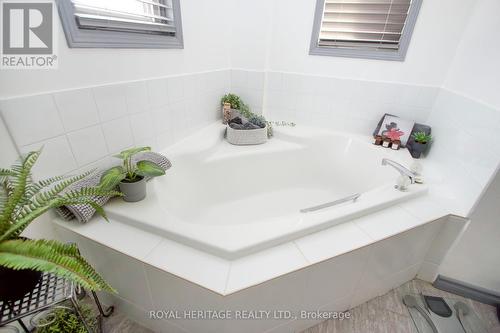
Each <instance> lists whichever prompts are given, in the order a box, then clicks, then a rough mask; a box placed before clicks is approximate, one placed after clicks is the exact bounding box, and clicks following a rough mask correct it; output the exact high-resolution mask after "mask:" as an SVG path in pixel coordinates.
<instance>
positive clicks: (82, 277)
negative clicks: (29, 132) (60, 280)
mask: <svg viewBox="0 0 500 333" xmlns="http://www.w3.org/2000/svg"><path fill="white" fill-rule="evenodd" d="M40 153H41V152H40V151H34V152H30V153H28V154H27V155H26V156H24V157H22V158H21V159H20V161H19V162H18V163H16V164H14V165H13V166H12V167H11V168H10V169H2V168H0V281H2V283H0V301H14V300H17V299H19V298H21V297H23V296H24V295H25V294H26V293H27V292H29V291H31V290H32V289H33V288H34V287H35V286H36V284H37V283H38V281H39V279H40V277H41V272H50V273H54V274H56V275H59V276H62V277H64V278H67V279H71V280H73V281H74V282H76V283H78V284H79V285H81V286H82V287H84V288H87V289H90V290H104V291H110V292H114V290H113V288H111V287H110V286H109V285H108V284H107V283H106V282H105V281H104V280H103V279H102V278H101V277H100V276H99V274H98V273H97V272H96V271H95V270H94V269H93V268H92V267H91V266H90V265H89V264H88V263H87V262H86V261H85V259H84V258H83V257H82V256H81V255H80V254H79V252H78V248H77V247H76V245H74V244H64V243H60V242H58V241H54V240H44V239H37V240H32V239H26V238H23V237H21V233H22V232H23V230H24V229H26V227H27V226H28V225H29V224H30V223H32V222H33V221H34V220H35V219H36V218H37V217H39V216H41V215H43V214H45V213H46V212H48V211H49V210H50V209H52V208H56V207H61V206H65V205H76V204H85V205H90V206H92V207H93V208H94V209H95V210H96V212H97V213H98V214H100V215H101V216H103V217H104V218H106V215H105V213H104V210H103V208H102V207H101V206H99V205H98V204H97V203H96V202H95V197H96V196H116V195H121V193H119V192H116V191H107V190H103V189H101V188H94V187H89V188H81V189H79V190H69V191H65V190H67V189H68V187H69V186H70V185H72V184H74V183H76V182H78V181H80V180H81V179H83V178H85V177H87V176H88V175H89V174H90V173H91V172H87V173H84V174H82V175H79V176H68V177H66V176H60V177H54V178H49V179H46V180H42V181H39V182H34V181H33V180H32V177H31V169H32V168H33V165H35V163H36V161H37V159H38V157H39V156H40Z"/></svg>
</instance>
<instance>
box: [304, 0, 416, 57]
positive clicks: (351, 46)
mask: <svg viewBox="0 0 500 333" xmlns="http://www.w3.org/2000/svg"><path fill="white" fill-rule="evenodd" d="M421 3H422V0H318V1H317V4H316V14H315V18H314V27H313V34H312V38H311V49H310V54H314V55H327V56H339V57H353V58H369V59H381V60H400V61H403V60H404V58H405V55H406V50H407V48H408V45H409V43H410V39H411V34H412V31H413V27H414V26H415V22H416V20H417V16H418V12H419V10H420V5H421Z"/></svg>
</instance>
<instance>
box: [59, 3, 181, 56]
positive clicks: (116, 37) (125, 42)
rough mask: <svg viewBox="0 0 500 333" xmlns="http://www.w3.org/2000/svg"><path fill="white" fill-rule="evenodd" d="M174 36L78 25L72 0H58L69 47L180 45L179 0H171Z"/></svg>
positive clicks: (170, 46) (158, 46)
mask: <svg viewBox="0 0 500 333" xmlns="http://www.w3.org/2000/svg"><path fill="white" fill-rule="evenodd" d="M172 6H173V15H174V23H175V28H176V33H175V36H163V35H155V34H147V33H143V34H141V33H137V32H124V31H105V30H90V29H80V28H79V27H78V25H77V23H76V20H75V9H74V6H73V3H72V2H71V0H57V7H58V9H59V17H60V18H61V23H62V26H63V30H64V34H65V35H66V40H67V42H68V46H69V47H70V48H141V49H183V48H184V40H183V36H182V20H181V8H180V1H179V0H172Z"/></svg>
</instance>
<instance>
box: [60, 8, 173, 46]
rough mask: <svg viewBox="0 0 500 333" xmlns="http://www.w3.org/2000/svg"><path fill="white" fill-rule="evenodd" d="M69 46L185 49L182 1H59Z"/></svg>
mask: <svg viewBox="0 0 500 333" xmlns="http://www.w3.org/2000/svg"><path fill="white" fill-rule="evenodd" d="M57 4H58V8H59V14H60V16H61V22H62V25H63V28H64V33H65V34H66V39H67V41H68V45H69V47H99V48H183V40H182V23H181V12H180V3H179V0H58V1H57Z"/></svg>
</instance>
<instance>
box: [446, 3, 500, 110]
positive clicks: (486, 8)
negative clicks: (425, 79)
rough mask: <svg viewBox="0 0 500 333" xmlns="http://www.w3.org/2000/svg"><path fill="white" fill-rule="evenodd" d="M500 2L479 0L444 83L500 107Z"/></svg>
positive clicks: (454, 89) (455, 89) (464, 93)
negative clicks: (499, 38) (499, 34)
mask: <svg viewBox="0 0 500 333" xmlns="http://www.w3.org/2000/svg"><path fill="white" fill-rule="evenodd" d="M499 12H500V2H499V1H496V0H479V1H477V5H476V6H475V8H474V11H473V12H472V14H471V15H470V16H471V18H470V21H469V24H468V26H467V29H466V30H465V32H464V34H463V38H462V41H461V43H460V45H459V48H458V50H457V52H456V56H455V58H454V60H453V62H452V64H451V66H450V69H449V73H448V76H447V78H446V80H445V82H444V85H443V86H444V87H445V88H447V89H450V90H452V91H456V92H459V93H461V94H463V95H466V96H470V97H472V98H474V99H476V100H479V101H481V102H483V103H486V104H489V105H491V106H493V107H496V108H497V109H500V94H499V93H498V92H499V88H500V82H499V79H498V76H499V73H500V44H499V43H498V35H497V33H498V31H500V20H499V19H498V13H499Z"/></svg>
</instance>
